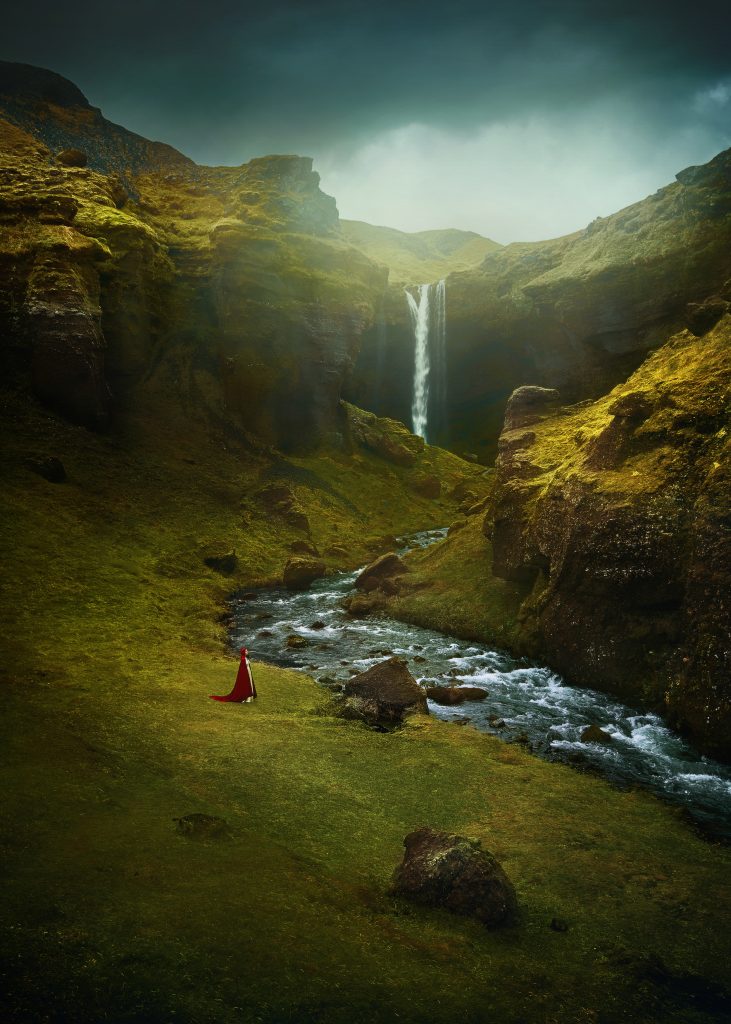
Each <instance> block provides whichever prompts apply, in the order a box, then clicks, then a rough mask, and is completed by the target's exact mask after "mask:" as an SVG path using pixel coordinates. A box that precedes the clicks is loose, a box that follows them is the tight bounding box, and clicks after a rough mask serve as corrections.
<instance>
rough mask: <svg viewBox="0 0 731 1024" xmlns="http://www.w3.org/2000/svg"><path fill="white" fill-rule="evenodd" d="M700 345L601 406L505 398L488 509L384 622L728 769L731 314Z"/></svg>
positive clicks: (434, 556)
mask: <svg viewBox="0 0 731 1024" xmlns="http://www.w3.org/2000/svg"><path fill="white" fill-rule="evenodd" d="M711 309H713V310H714V311H715V312H714V313H713V315H712V314H711ZM724 309H726V310H731V305H730V304H729V302H728V301H727V300H726V299H724V298H723V297H722V296H719V297H717V299H716V300H715V301H714V302H713V303H709V304H708V305H707V307H706V312H707V316H708V318H709V319H710V320H712V319H713V318H714V317H715V316H717V315H719V313H720V312H721V311H723V310H724ZM702 319H703V317H699V318H698V321H700V320H702ZM696 330H697V331H698V333H697V334H696V333H693V332H692V331H691V330H689V329H685V330H682V331H680V332H678V333H677V334H675V335H674V336H673V337H672V338H671V339H670V340H669V341H668V342H667V343H666V344H665V345H663V346H661V347H660V348H658V349H657V350H656V351H655V352H653V353H652V354H651V355H649V356H648V357H647V359H645V361H644V362H643V363H642V365H641V366H640V367H639V368H638V369H637V370H636V371H635V372H634V373H633V374H631V375H630V376H629V377H628V379H627V380H626V381H625V382H623V383H622V384H620V385H618V386H617V387H615V388H613V389H612V390H610V391H609V392H608V393H607V394H606V395H604V396H602V397H601V398H599V399H597V400H595V401H591V400H588V401H583V402H579V403H577V404H573V405H564V406H560V405H559V395H558V393H557V392H556V391H550V390H548V389H541V388H537V387H522V388H520V389H518V390H516V392H515V393H514V394H513V395H512V396H511V399H510V401H509V402H508V406H507V410H506V415H505V428H504V430H503V432H502V434H501V436H500V441H499V445H498V458H497V462H496V470H495V477H494V483H493V489H492V494H491V497H490V499H489V501H488V502H487V504H486V507H485V508H484V509H482V510H481V509H480V507H474V508H471V509H469V510H466V518H465V519H463V520H461V521H458V523H456V524H455V528H454V529H453V530H450V534H449V536H448V538H447V540H446V541H445V542H444V543H443V544H442V545H439V546H438V548H437V549H434V551H432V552H427V553H425V554H423V555H420V556H418V557H417V558H416V559H414V560H413V563H412V564H411V566H410V568H411V573H410V578H411V580H412V581H413V584H414V588H413V592H412V594H411V595H406V596H401V597H398V598H396V599H393V601H392V608H393V610H394V611H396V612H397V614H400V615H402V616H403V617H406V618H409V619H415V620H416V621H420V622H426V623H432V624H437V625H440V626H441V627H442V628H444V627H445V622H444V618H445V616H446V617H447V619H449V617H452V618H455V619H459V622H460V627H461V628H460V631H461V632H462V633H463V634H464V635H473V636H475V637H482V638H485V639H488V640H490V641H493V642H497V643H500V644H501V645H504V646H507V647H509V648H511V649H512V650H513V651H515V652H518V653H520V654H524V655H529V656H533V657H536V658H540V659H542V660H544V661H546V662H547V663H548V664H550V665H551V666H552V667H554V668H556V669H557V670H559V671H560V672H561V673H562V674H563V675H564V676H565V677H566V678H567V679H568V680H570V681H572V682H575V683H577V684H579V685H582V686H590V687H593V688H595V689H603V690H607V691H610V692H613V693H617V694H618V695H620V696H621V697H623V698H624V699H625V700H626V701H628V702H629V703H646V704H650V705H651V706H654V707H657V708H659V709H661V710H663V711H664V713H665V714H666V715H667V716H668V718H669V720H670V721H671V722H672V723H673V724H674V725H675V726H676V727H678V728H679V729H681V730H682V731H683V732H685V733H687V734H688V735H690V736H691V737H692V739H693V740H694V741H695V742H696V743H697V744H698V745H699V746H701V747H702V749H704V750H705V751H706V752H708V753H710V754H713V755H714V756H717V757H722V758H726V759H728V758H731V739H730V737H731V689H730V688H729V680H730V679H731V662H730V661H729V659H730V658H731V607H730V605H729V597H728V595H729V593H731V539H730V538H731V533H730V531H729V515H728V510H729V508H731V474H730V473H729V437H730V436H731V433H730V428H731V424H730V423H729V408H730V404H729V400H730V399H731V315H729V313H728V312H724V313H723V315H722V316H720V319H719V320H718V322H717V323H716V324H715V325H714V326H712V327H709V326H708V320H706V323H705V324H704V325H702V324H701V323H700V322H696ZM464 605H469V610H468V611H467V612H466V613H464V612H463V611H461V609H462V606H464ZM460 616H461V618H460Z"/></svg>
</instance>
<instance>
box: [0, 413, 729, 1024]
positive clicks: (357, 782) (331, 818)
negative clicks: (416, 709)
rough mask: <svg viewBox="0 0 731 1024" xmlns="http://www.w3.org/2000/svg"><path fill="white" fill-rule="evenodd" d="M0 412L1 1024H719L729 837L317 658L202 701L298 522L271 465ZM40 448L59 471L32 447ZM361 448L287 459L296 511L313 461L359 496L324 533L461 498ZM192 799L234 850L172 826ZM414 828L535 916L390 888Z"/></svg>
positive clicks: (353, 537) (222, 688)
mask: <svg viewBox="0 0 731 1024" xmlns="http://www.w3.org/2000/svg"><path fill="white" fill-rule="evenodd" d="M3 409H4V417H5V418H6V422H5V423H4V427H5V428H6V430H7V434H6V436H8V437H9V439H10V441H12V447H11V448H9V450H12V451H14V452H15V453H16V454H15V455H14V456H12V457H10V458H8V457H6V458H5V460H4V466H3V469H4V482H3V489H2V496H3V504H4V506H5V508H4V515H3V517H2V537H3V549H4V559H3V564H4V573H3V581H2V582H3V589H4V591H5V594H4V599H3V610H4V616H5V620H6V621H5V626H6V629H5V633H6V636H8V637H11V638H12V644H11V646H10V648H9V653H10V657H8V658H6V661H5V665H4V673H3V676H4V678H3V705H4V710H3V716H2V722H3V732H4V734H5V735H4V744H3V749H4V751H5V757H4V758H3V767H2V770H3V773H4V781H3V786H2V792H3V801H4V803H5V814H4V823H5V829H4V836H3V847H4V850H3V852H4V860H5V880H6V881H5V887H4V894H3V896H4V898H3V915H4V917H5V920H6V922H7V924H8V925H9V926H10V927H8V928H7V929H6V930H5V938H4V940H3V945H4V952H5V955H6V959H5V967H4V974H5V982H4V988H5V989H6V992H7V993H8V996H7V997H6V1000H5V1014H6V1017H7V1019H8V1020H11V1021H29V1020H35V1019H38V1016H39V1014H40V1013H41V1012H42V1013H43V1014H44V1015H45V1017H46V1019H49V1020H52V1021H53V1020H62V1019H70V1018H73V1019H74V1020H77V1021H80V1022H84V1021H97V1020H99V1019H102V1018H103V1017H107V1018H108V1019H111V1020H116V1021H122V1020H128V1021H133V1020H135V1021H142V1020H159V1019H168V1018H170V1017H171V1016H172V1015H173V1013H174V1014H175V1016H176V1017H178V1018H180V1019H186V1020H190V1019H196V1020H200V1021H203V1022H209V1021H210V1022H213V1021H216V1022H219V1021H256V1020H258V1021H267V1022H274V1021H280V1022H281V1021H285V1020H291V1021H319V1022H320V1021H324V1022H345V1021H353V1020H355V1021H363V1022H365V1021H383V1022H384V1024H385V1022H387V1021H391V1020H393V1019H394V1018H395V1017H396V1016H398V1017H399V1018H400V1019H404V1020H407V1021H417V1020H418V1021H434V1022H444V1024H447V1022H451V1021H454V1020H455V1019H463V1020H475V1021H478V1020H482V1019H484V1015H485V1007H486V1006H489V1008H490V1009H489V1013H490V1015H491V1017H494V1018H495V1019H499V1020H503V1021H508V1022H511V1021H513V1022H516V1024H517V1022H518V1021H524V1020H536V1019H541V1020H545V1021H548V1022H556V1024H558V1022H559V1021H560V1022H562V1024H563V1022H565V1021H576V1022H579V1021H581V1022H583V1021H591V1020H599V1019H601V1020H603V1021H609V1022H612V1021H615V1020H616V1021H626V1020H637V1021H643V1022H644V1021H658V1022H660V1021H666V1020H668V1019H672V1020H674V1021H679V1022H686V1021H687V1022H689V1024H690V1022H699V1021H704V1020H705V1021H710V1020H713V1019H714V1017H715V1016H716V1010H717V1009H718V1007H719V1006H720V1005H721V1003H720V1002H719V999H721V998H722V995H721V994H720V993H719V990H718V985H719V984H722V983H723V980H724V973H725V967H726V963H727V957H728V949H727V946H726V942H727V938H726V931H725V929H724V928H723V927H722V926H721V924H720V920H719V915H720V913H721V910H720V908H722V907H723V905H724V898H725V893H726V889H727V886H728V867H729V865H728V859H729V858H728V854H727V852H726V851H725V850H723V849H721V848H718V847H714V846H711V845H708V844H706V843H704V842H702V841H701V840H700V839H698V838H697V837H696V836H695V835H694V834H693V833H692V832H691V831H689V830H688V828H687V827H686V826H685V825H684V824H683V823H682V821H681V820H680V818H679V817H678V816H677V815H676V814H674V813H672V812H671V811H669V810H668V809H667V808H665V807H664V806H662V805H660V804H659V803H657V802H656V801H654V800H653V799H652V798H650V797H649V796H646V795H644V794H641V793H633V792H628V793H620V792H617V791H615V790H612V789H611V788H610V787H608V786H607V785H606V784H604V783H603V782H601V781H600V780H598V779H595V778H591V777H588V776H584V775H581V774H579V773H576V772H573V771H571V770H569V769H566V768H563V767H560V766H556V765H549V764H546V763H543V762H541V761H539V760H536V759H534V758H532V757H531V756H530V755H529V754H527V753H526V752H525V751H523V750H522V749H519V748H517V747H510V746H505V745H504V744H501V743H500V742H499V741H497V740H496V739H494V738H492V737H488V736H485V735H481V734H478V733H476V732H475V731H473V730H470V729H460V728H458V727H452V726H449V725H446V724H442V723H439V722H437V721H435V720H431V719H419V720H412V721H411V722H409V723H408V724H407V726H406V727H405V728H404V729H403V730H402V731H401V732H397V733H395V734H390V735H383V734H377V733H373V732H370V731H368V730H366V729H364V728H362V727H361V726H359V725H357V724H353V723H347V722H344V721H342V720H340V719H338V718H336V717H334V716H333V714H332V711H331V709H330V707H329V706H328V698H327V696H326V694H325V693H324V692H323V691H322V690H321V689H320V688H318V687H317V686H316V685H315V684H314V682H313V681H312V680H310V679H308V678H307V677H306V676H303V675H301V674H297V673H292V672H288V671H284V670H281V669H277V668H274V667H267V666H263V665H259V664H256V663H255V666H254V670H255V675H256V681H257V685H258V689H259V698H258V700H257V702H256V703H254V704H253V705H248V706H239V707H225V706H221V705H216V704H215V703H214V702H212V701H209V700H208V699H207V695H208V694H210V693H224V692H226V691H227V690H228V689H229V687H230V685H231V682H232V679H233V677H234V674H235V671H236V661H235V659H233V658H231V657H230V656H229V655H227V654H226V652H225V647H224V644H223V640H224V638H223V634H222V631H221V627H220V625H218V624H217V623H216V617H217V615H218V613H219V612H220V611H221V609H222V601H223V598H224V597H225V595H226V593H227V592H228V591H229V589H230V588H231V587H233V586H238V585H250V584H252V583H256V582H260V581H263V580H265V579H269V578H275V577H276V575H277V574H278V572H279V571H280V566H281V560H282V558H283V557H285V556H286V550H285V547H286V541H287V540H288V535H287V530H286V527H285V526H283V525H282V524H274V523H272V521H271V520H270V519H267V518H266V517H265V516H264V515H263V513H262V512H261V511H260V512H259V514H258V515H253V514H251V512H252V511H253V507H252V505H251V500H252V494H253V492H254V491H255V489H256V487H257V485H258V483H259V482H260V480H261V479H262V477H263V478H264V479H267V478H268V477H269V473H268V472H264V473H262V471H263V470H265V471H267V470H271V469H273V468H276V469H277V471H278V472H281V470H282V461H281V460H278V461H277V462H276V463H272V462H271V460H269V459H267V458H265V457H264V455H262V454H260V455H253V454H251V453H248V454H247V452H246V451H245V450H244V449H242V448H241V447H239V448H233V446H232V445H231V442H230V440H227V442H226V443H224V442H225V438H224V437H223V436H222V435H218V434H216V433H215V432H210V433H208V434H206V433H205V432H204V431H203V428H202V427H201V426H200V421H198V420H197V419H195V418H193V419H191V418H187V419H186V418H185V417H183V416H181V417H180V418H179V419H176V418H175V416H174V415H173V411H172V410H173V406H172V405H171V406H170V408H168V409H165V410H163V411H162V414H161V415H160V419H159V422H158V430H157V431H156V432H151V431H150V429H149V427H150V424H149V423H147V422H145V420H144V416H142V418H141V419H140V420H139V421H130V423H129V424H128V426H127V428H126V430H125V431H124V433H122V434H117V435H114V436H109V437H106V438H105V437H101V436H99V435H93V434H89V433H87V432H86V431H84V430H83V429H82V428H79V427H73V426H70V425H68V424H66V423H64V422H63V421H61V420H58V419H56V418H55V417H54V416H52V415H50V414H48V413H44V412H42V411H40V410H37V411H35V412H33V413H32V415H29V414H28V405H27V403H26V402H25V401H20V402H18V401H17V399H14V398H13V397H12V396H5V399H4V402H3ZM203 422H204V423H205V422H206V421H205V420H203ZM184 426H185V427H186V430H184V429H183V427H184ZM141 440H145V442H146V443H145V444H144V445H141V444H140V443H139V442H140V441H141ZM39 450H41V451H49V452H54V453H56V454H58V455H60V456H61V457H62V458H63V459H64V462H65V465H66V468H67V472H68V476H69V479H68V481H67V483H65V484H57V485H53V484H50V483H48V482H47V481H45V480H43V479H42V478H40V477H38V476H36V475H34V474H32V473H30V472H29V471H28V470H27V469H26V468H25V467H24V466H23V465H22V464H21V463H22V455H23V454H25V453H26V452H36V453H37V452H38V451H39ZM426 457H429V458H431V459H432V460H433V461H434V465H437V464H438V462H439V458H440V456H439V453H438V452H434V451H431V452H430V451H427V453H426ZM358 458H359V460H360V461H359V462H358V463H356V467H355V468H354V469H353V471H352V472H351V473H350V474H349V475H348V474H347V472H346V466H345V463H344V461H342V460H343V456H342V453H338V452H334V453H331V454H329V455H328V454H327V453H325V452H323V453H322V456H321V457H320V459H318V457H317V456H315V455H310V456H308V457H307V458H306V459H302V460H297V462H296V463H295V462H293V463H292V465H297V466H298V470H299V472H294V471H293V470H292V469H291V468H290V469H289V472H290V475H291V483H292V486H293V487H294V488H296V489H297V495H298V500H299V501H300V502H302V503H303V504H306V502H307V500H308V499H307V491H308V490H310V489H311V490H313V491H314V492H320V491H321V492H322V495H323V497H322V500H323V502H324V496H325V495H327V496H328V498H329V499H330V498H332V497H333V496H332V494H331V493H330V492H328V491H322V489H321V488H316V487H313V479H312V476H311V475H310V474H317V475H318V476H319V477H320V478H321V479H322V480H324V481H327V483H328V484H329V485H330V486H332V488H333V489H334V488H336V487H337V488H339V489H340V492H341V495H342V498H341V504H340V511H339V514H338V513H337V512H336V509H335V507H334V503H333V504H331V505H329V519H327V518H326V517H325V516H322V517H321V518H318V517H316V516H315V515H314V514H312V509H313V506H307V507H308V511H309V512H310V513H311V519H312V528H313V534H314V535H315V536H316V537H317V540H318V543H320V544H324V543H325V540H326V539H327V537H329V536H337V537H338V539H339V540H340V541H341V542H342V541H343V538H347V540H346V545H352V547H351V550H355V543H356V541H357V542H360V539H361V537H362V536H363V535H365V534H366V533H374V534H375V533H378V532H380V531H381V530H382V529H383V528H384V524H385V516H386V514H387V510H386V509H384V508H382V507H381V506H382V501H381V500H380V497H379V500H377V501H374V500H373V498H374V495H375V494H379V495H380V494H382V495H383V496H384V499H385V495H386V493H388V494H389V495H390V508H389V510H388V512H389V513H390V525H391V528H392V529H394V530H400V529H414V528H416V527H418V526H425V525H429V524H430V522H433V521H434V517H435V516H436V514H439V515H442V514H443V512H444V511H445V510H444V509H443V508H439V507H438V506H437V507H436V508H435V511H434V514H433V516H427V515H425V509H426V506H423V505H414V504H413V503H412V495H411V490H410V486H409V483H408V480H409V477H410V474H413V472H414V470H413V469H409V468H399V467H393V466H392V465H391V464H389V463H385V462H384V460H383V459H380V458H379V457H378V456H376V455H374V454H372V453H369V452H368V451H364V452H363V453H361V454H360V455H359V456H358ZM379 465H380V466H381V467H382V468H383V469H387V473H386V474H385V475H384V477H383V482H382V484H381V487H382V490H381V491H380V492H379V491H378V490H377V479H378V476H379V472H378V467H379ZM450 467H453V468H457V460H454V459H452V460H451V461H450V462H449V463H448V464H447V468H446V472H449V471H450ZM464 471H465V472H466V473H469V469H465V470H464ZM305 477H306V479H307V481H308V485H307V486H306V487H305V486H304V483H303V480H304V478H305ZM346 497H347V501H346V500H345V498H346ZM242 499H243V500H244V502H245V506H246V508H245V511H247V512H248V515H247V521H246V522H245V523H244V522H243V520H242V515H241V507H240V505H239V501H240V500H242ZM312 500H313V502H314V501H315V498H314V497H313V499H312ZM318 500H319V499H318ZM453 515H454V512H452V516H453ZM336 516H337V521H336ZM336 525H337V527H338V529H337V530H336V529H335V526H336ZM318 531H321V532H318ZM221 538H225V539H226V540H227V541H230V542H231V543H232V544H233V545H234V546H235V547H236V550H237V553H238V555H239V559H240V564H241V566H242V570H241V572H240V574H239V575H237V576H235V577H233V578H231V579H227V578H224V577H220V576H219V575H217V574H215V573H213V572H210V571H209V570H207V569H205V567H204V566H203V564H202V562H201V561H200V555H201V553H202V551H203V550H205V549H206V547H207V545H208V543H209V542H210V541H211V540H212V539H221ZM196 811H197V812H203V813H207V814H216V815H219V816H222V817H224V818H226V820H227V821H228V822H229V824H230V826H231V830H232V834H233V837H232V839H231V840H230V841H228V842H226V841H222V842H220V843H212V842H211V843H206V842H203V843H196V842H195V841H193V840H187V839H185V838H183V837H181V836H179V835H177V834H176V832H175V825H174V821H173V819H174V818H176V817H179V816H181V815H184V814H187V813H191V812H196ZM424 822H428V823H430V824H432V825H435V826H437V827H443V828H447V829H450V830H455V831H458V832H462V833H465V834H468V835H470V836H474V837H477V838H481V839H482V840H483V842H484V843H485V845H486V846H487V848H488V849H490V850H492V851H493V852H494V853H495V855H496V856H497V857H498V858H499V859H500V861H501V862H502V864H503V865H504V867H505V868H506V870H507V871H508V873H509V874H510V876H511V878H512V879H513V881H514V882H515V885H516V888H517V890H518V895H519V899H520V903H521V908H522V918H521V922H520V924H519V925H518V926H517V927H516V928H514V929H510V930H509V931H506V932H502V933H494V934H491V933H487V932H485V931H483V930H482V929H481V928H480V927H478V926H477V925H475V924H473V923H470V922H468V921H464V920H461V919H457V918H453V917H451V916H449V915H447V914H443V913H440V912H437V911H428V910H424V909H419V908H414V907H410V906H408V905H407V904H402V903H400V902H397V901H393V900H391V899H389V898H387V897H386V895H385V891H386V889H387V886H388V882H389V878H390V874H391V871H392V868H393V866H394V865H395V864H396V862H397V861H398V860H399V858H400V856H401V854H402V847H401V842H402V839H403V836H404V835H405V834H406V832H408V831H409V830H410V829H412V828H413V827H414V826H416V825H418V824H421V823H424ZM554 916H557V917H562V918H565V919H566V920H567V921H568V923H569V931H568V932H566V933H557V932H555V931H552V930H551V929H550V928H549V924H550V921H551V919H552V918H553V917H554ZM653 957H660V958H661V959H662V964H661V965H660V966H659V967H658V966H657V961H656V960H654V959H653ZM688 972H690V975H688ZM714 984H715V985H716V988H714V987H713V986H714Z"/></svg>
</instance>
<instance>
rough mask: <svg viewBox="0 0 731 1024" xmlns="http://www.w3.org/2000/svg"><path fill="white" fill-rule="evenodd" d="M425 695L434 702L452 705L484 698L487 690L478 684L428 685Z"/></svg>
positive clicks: (447, 705)
mask: <svg viewBox="0 0 731 1024" xmlns="http://www.w3.org/2000/svg"><path fill="white" fill-rule="evenodd" d="M426 695H427V697H428V698H429V700H433V701H434V703H435V704H441V705H443V706H444V707H452V706H454V705H455V704H464V702H465V701H471V700H484V699H485V697H487V696H488V692H487V690H483V689H482V687H480V686H428V687H427V688H426Z"/></svg>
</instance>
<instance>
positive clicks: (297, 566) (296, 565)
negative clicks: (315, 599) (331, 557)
mask: <svg viewBox="0 0 731 1024" xmlns="http://www.w3.org/2000/svg"><path fill="white" fill-rule="evenodd" d="M324 575H325V563H324V562H323V561H322V559H320V558H308V557H307V556H305V555H296V556H294V557H293V558H290V559H289V561H288V562H287V564H286V565H285V567H284V572H283V577H282V578H283V580H284V585H285V587H286V588H287V590H308V589H309V587H310V585H311V584H312V583H314V581H315V580H317V579H319V578H320V577H321V576H324Z"/></svg>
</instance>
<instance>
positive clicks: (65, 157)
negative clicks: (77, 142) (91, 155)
mask: <svg viewBox="0 0 731 1024" xmlns="http://www.w3.org/2000/svg"><path fill="white" fill-rule="evenodd" d="M56 162H57V163H59V164H63V166H64V167H86V165H87V163H88V160H87V156H86V153H84V151H83V150H81V149H62V150H61V152H60V153H56Z"/></svg>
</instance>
